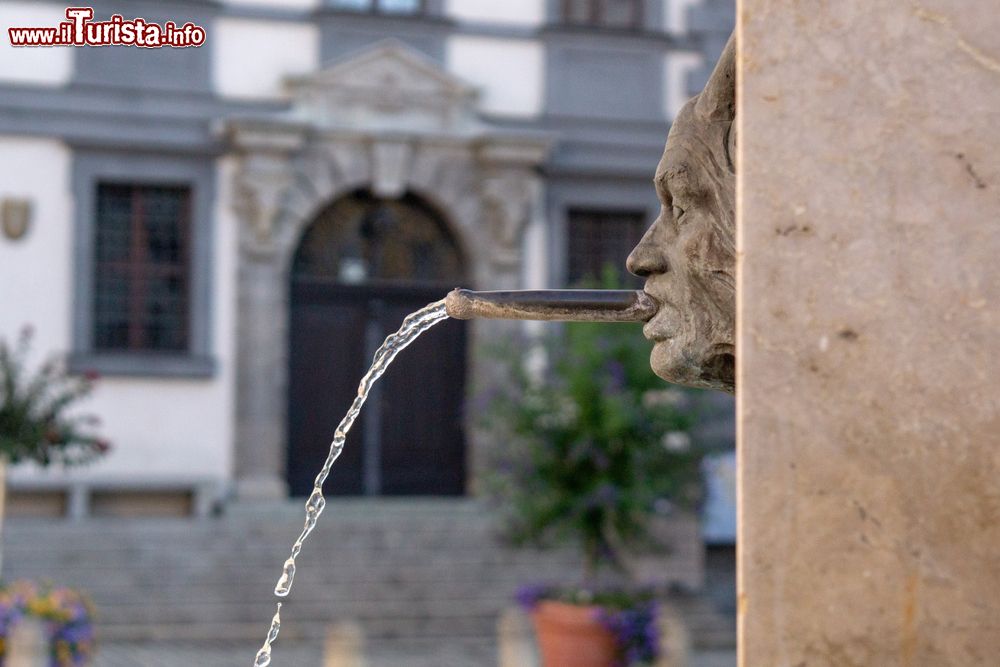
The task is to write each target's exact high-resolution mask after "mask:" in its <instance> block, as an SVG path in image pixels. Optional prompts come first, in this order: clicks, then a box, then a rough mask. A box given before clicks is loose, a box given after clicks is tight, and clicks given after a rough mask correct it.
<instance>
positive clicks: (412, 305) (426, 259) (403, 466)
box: [287, 192, 466, 496]
mask: <svg viewBox="0 0 1000 667" xmlns="http://www.w3.org/2000/svg"><path fill="white" fill-rule="evenodd" d="M463 275H464V267H463V261H462V253H461V251H460V249H459V246H458V244H457V243H456V242H455V239H454V238H453V237H452V236H451V234H450V232H449V230H448V228H447V226H446V225H445V224H444V222H443V221H442V220H441V217H440V216H439V215H438V214H437V213H436V212H435V211H434V210H433V209H432V208H431V207H430V206H428V205H427V204H426V203H425V202H423V201H422V200H420V199H419V198H417V197H415V196H412V195H407V196H404V197H402V198H400V199H394V200H382V199H378V198H376V197H373V196H372V195H370V194H369V193H367V192H357V193H355V194H353V195H350V196H347V197H344V198H342V199H339V200H337V201H336V202H334V203H333V204H332V205H331V206H329V207H328V208H327V209H326V210H325V211H323V212H322V213H321V214H320V215H319V216H318V217H317V219H316V220H315V222H314V223H313V224H312V225H311V226H310V228H309V229H308V230H307V231H306V233H305V235H304V236H303V238H302V241H301V243H300V245H299V248H298V250H297V252H296V255H295V259H294V263H293V265H292V271H291V300H290V302H291V313H290V315H291V317H290V331H289V344H290V350H289V375H288V377H289V387H288V420H289V421H288V460H287V481H288V486H289V489H290V492H291V494H292V495H295V496H301V495H307V494H308V493H309V491H310V490H311V489H312V484H313V479H314V477H315V476H316V473H317V472H318V471H319V468H320V466H321V465H322V462H323V460H324V458H325V457H326V454H327V450H328V448H329V445H330V440H331V438H332V437H333V432H334V429H335V428H336V426H337V423H338V422H339V421H340V419H341V417H343V415H344V412H345V411H346V410H347V408H348V406H349V405H350V403H351V401H352V400H353V399H354V397H355V395H356V393H357V387H358V381H359V380H360V379H361V376H362V375H363V374H364V372H365V371H366V370H367V368H368V365H369V363H370V362H371V359H372V355H373V354H374V352H375V350H376V348H377V347H378V346H379V345H380V344H381V342H382V340H383V339H384V338H385V336H387V335H388V334H389V333H392V332H393V331H395V330H396V329H397V328H398V327H399V325H400V324H401V323H402V321H403V318H404V317H405V316H406V315H407V314H409V313H411V312H413V311H414V310H417V309H418V308H421V307H422V306H424V305H426V304H427V303H429V302H431V301H436V300H437V299H440V298H442V297H443V296H444V295H445V293H446V292H447V290H448V289H450V288H451V287H454V286H456V285H459V284H461V283H462V282H463ZM465 341H466V330H465V325H464V323H463V322H460V321H457V320H447V321H445V322H442V323H441V324H439V325H437V326H436V327H434V328H433V329H431V330H430V331H428V332H427V333H425V334H424V335H423V336H421V338H419V339H418V340H417V341H415V342H414V343H413V344H411V345H410V347H408V348H407V349H406V350H405V351H404V352H402V353H401V354H400V355H399V356H398V357H396V359H395V361H394V362H393V364H392V366H391V367H390V368H389V370H388V371H387V372H386V374H385V375H384V376H383V377H382V379H381V380H380V381H379V382H378V383H377V384H376V386H375V389H374V391H373V392H372V394H371V395H370V396H369V398H368V402H367V403H366V404H365V409H364V410H363V411H362V413H361V416H360V418H359V419H358V421H357V422H355V424H354V427H353V429H352V430H351V432H350V434H349V435H348V438H347V443H346V445H345V448H344V452H343V453H342V454H341V456H340V458H339V459H338V460H337V463H336V465H335V466H334V468H333V470H332V472H331V474H330V478H329V480H328V481H327V483H326V486H325V488H326V491H327V492H328V493H329V494H333V495H459V494H462V493H463V492H464V490H465V461H466V457H465V436H464V432H463V429H462V422H461V411H462V401H463V397H464V389H465V386H464V385H465V354H466V351H465Z"/></svg>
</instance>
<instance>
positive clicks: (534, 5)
mask: <svg viewBox="0 0 1000 667" xmlns="http://www.w3.org/2000/svg"><path fill="white" fill-rule="evenodd" d="M445 14H447V15H448V16H449V17H450V18H453V19H456V20H459V21H466V22H469V23H502V24H506V25H516V26H524V27H529V28H537V27H539V26H541V25H542V24H544V23H545V0H504V1H503V2H495V1H490V0H447V2H446V3H445Z"/></svg>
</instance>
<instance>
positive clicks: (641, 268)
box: [625, 229, 668, 278]
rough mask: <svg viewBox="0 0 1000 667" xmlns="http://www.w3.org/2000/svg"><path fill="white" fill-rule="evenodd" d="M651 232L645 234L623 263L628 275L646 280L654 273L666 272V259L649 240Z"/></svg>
mask: <svg viewBox="0 0 1000 667" xmlns="http://www.w3.org/2000/svg"><path fill="white" fill-rule="evenodd" d="M652 231H653V230H652V229H650V230H649V231H648V232H646V235H645V236H643V237H642V240H641V241H639V243H638V245H636V246H635V248H633V249H632V252H630V253H629V256H628V259H627V260H626V261H625V266H626V268H628V270H629V273H631V274H633V275H636V276H639V277H640V278H647V277H649V276H651V275H653V274H655V273H666V272H667V268H668V265H667V258H666V256H665V255H664V254H663V251H662V250H661V249H660V248H658V247H657V244H656V243H653V241H652V239H651V238H650V237H651V236H652Z"/></svg>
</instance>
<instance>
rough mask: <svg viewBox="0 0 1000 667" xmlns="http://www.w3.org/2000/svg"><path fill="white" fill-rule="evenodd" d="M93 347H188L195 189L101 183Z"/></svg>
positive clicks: (114, 349) (174, 349) (149, 349)
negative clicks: (193, 192)
mask: <svg viewBox="0 0 1000 667" xmlns="http://www.w3.org/2000/svg"><path fill="white" fill-rule="evenodd" d="M94 231H95V239H94V301H93V304H94V306H93V307H94V313H93V315H94V317H93V327H94V329H93V344H94V349H95V351H99V352H187V351H188V348H189V338H190V308H191V303H190V294H189V292H190V273H191V267H190V264H191V188H189V187H177V186H150V185H123V184H117V183H114V184H113V183H99V184H98V185H97V198H96V219H95V225H94Z"/></svg>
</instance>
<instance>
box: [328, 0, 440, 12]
mask: <svg viewBox="0 0 1000 667" xmlns="http://www.w3.org/2000/svg"><path fill="white" fill-rule="evenodd" d="M328 2H329V4H330V6H331V7H333V8H334V9H343V10H346V11H352V12H367V13H378V14H397V15H403V16H408V15H416V14H423V13H424V9H425V7H424V4H425V0H328Z"/></svg>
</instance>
